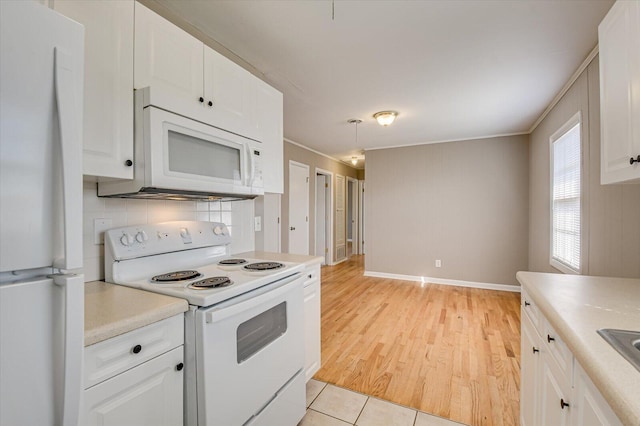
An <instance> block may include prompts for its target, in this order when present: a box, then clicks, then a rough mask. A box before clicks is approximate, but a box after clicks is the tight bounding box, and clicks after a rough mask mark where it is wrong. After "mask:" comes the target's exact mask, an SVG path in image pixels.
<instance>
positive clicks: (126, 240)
mask: <svg viewBox="0 0 640 426" xmlns="http://www.w3.org/2000/svg"><path fill="white" fill-rule="evenodd" d="M133 241H134V239H133V236H132V235H131V234H122V237H120V242H121V243H122V245H123V246H125V247H128V246H130V245H131V244H133Z"/></svg>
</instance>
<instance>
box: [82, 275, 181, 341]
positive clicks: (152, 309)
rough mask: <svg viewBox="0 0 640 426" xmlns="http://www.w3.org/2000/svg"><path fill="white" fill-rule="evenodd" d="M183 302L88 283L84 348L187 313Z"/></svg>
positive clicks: (143, 292) (103, 284)
mask: <svg viewBox="0 0 640 426" xmlns="http://www.w3.org/2000/svg"><path fill="white" fill-rule="evenodd" d="M187 309H189V304H188V303H187V301H186V300H184V299H179V298H176V297H170V296H164V295H161V294H156V293H151V292H148V291H143V290H138V289H135V288H129V287H124V286H120V285H116V284H110V283H106V282H103V281H92V282H88V283H85V287H84V345H85V346H89V345H93V344H95V343H98V342H101V341H103V340H107V339H109V338H111V337H115V336H118V335H120V334H124V333H127V332H129V331H132V330H135V329H137V328H140V327H144V326H145V325H149V324H151V323H154V322H157V321H160V320H163V319H165V318H169V317H172V316H174V315H177V314H180V313H183V312H186V311H187Z"/></svg>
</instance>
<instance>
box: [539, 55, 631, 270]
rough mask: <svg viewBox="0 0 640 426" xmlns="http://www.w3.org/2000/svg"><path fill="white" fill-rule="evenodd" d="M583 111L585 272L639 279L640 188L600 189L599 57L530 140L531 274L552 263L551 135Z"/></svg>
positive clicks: (620, 186) (611, 187) (601, 187)
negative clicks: (550, 259)
mask: <svg viewBox="0 0 640 426" xmlns="http://www.w3.org/2000/svg"><path fill="white" fill-rule="evenodd" d="M577 111H581V112H582V123H583V125H582V151H583V152H582V155H583V158H582V160H583V179H582V184H583V186H584V188H583V204H582V206H583V219H582V224H583V226H582V228H583V232H584V238H583V259H582V261H583V274H585V275H600V276H616V277H640V185H600V92H599V72H598V58H597V57H596V58H595V59H594V60H593V61H592V62H591V64H589V66H588V67H587V69H586V70H585V71H584V72H583V73H582V74H581V75H580V77H579V78H578V79H577V80H576V82H575V83H574V84H573V85H572V86H571V88H570V89H569V90H568V91H567V93H566V94H565V95H564V96H563V97H562V99H561V100H560V102H558V104H557V105H556V106H555V107H554V108H553V110H552V111H551V112H550V113H549V115H547V117H546V118H545V119H544V120H543V121H542V122H541V123H540V125H539V126H538V127H537V128H536V129H535V131H534V132H533V133H532V134H531V137H530V168H531V178H530V195H529V204H530V209H531V221H530V224H529V270H531V271H542V272H558V270H556V269H555V268H553V267H551V266H550V265H549V251H550V249H549V246H550V243H549V240H550V235H549V234H550V233H549V226H550V223H549V222H550V213H549V208H550V203H549V198H550V171H549V137H550V136H551V135H552V134H553V133H554V132H555V131H556V130H557V129H558V128H559V127H560V126H562V125H563V124H564V123H565V122H566V121H567V120H569V118H570V117H571V116H573V115H574V114H575V113H576V112H577Z"/></svg>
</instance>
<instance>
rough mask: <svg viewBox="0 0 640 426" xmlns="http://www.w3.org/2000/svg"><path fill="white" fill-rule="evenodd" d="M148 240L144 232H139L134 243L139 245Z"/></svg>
mask: <svg viewBox="0 0 640 426" xmlns="http://www.w3.org/2000/svg"><path fill="white" fill-rule="evenodd" d="M148 239H149V237H148V236H147V233H146V232H144V231H140V232H138V233H137V234H136V241H137V242H139V243H144V242H145V241H147V240H148Z"/></svg>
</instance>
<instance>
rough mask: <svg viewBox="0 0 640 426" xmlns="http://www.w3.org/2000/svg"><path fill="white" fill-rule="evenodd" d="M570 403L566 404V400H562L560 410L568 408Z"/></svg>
mask: <svg viewBox="0 0 640 426" xmlns="http://www.w3.org/2000/svg"><path fill="white" fill-rule="evenodd" d="M568 406H569V403H568V402H564V399H562V398H560V409H562V410H564V407H568Z"/></svg>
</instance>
